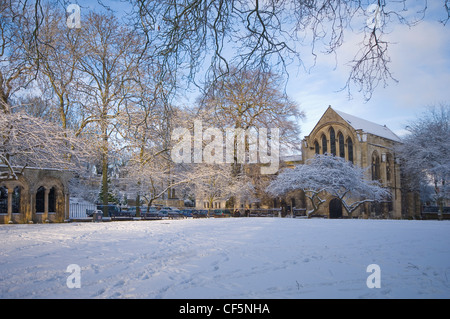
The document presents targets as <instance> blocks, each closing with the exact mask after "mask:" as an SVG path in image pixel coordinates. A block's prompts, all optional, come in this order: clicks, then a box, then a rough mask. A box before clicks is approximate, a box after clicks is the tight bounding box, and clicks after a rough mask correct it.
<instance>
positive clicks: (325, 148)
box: [322, 135, 328, 154]
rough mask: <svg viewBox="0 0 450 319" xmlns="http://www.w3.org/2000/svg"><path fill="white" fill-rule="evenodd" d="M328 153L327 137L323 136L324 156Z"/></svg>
mask: <svg viewBox="0 0 450 319" xmlns="http://www.w3.org/2000/svg"><path fill="white" fill-rule="evenodd" d="M327 151H328V149H327V138H326V137H325V135H322V154H325V153H326V152H327Z"/></svg>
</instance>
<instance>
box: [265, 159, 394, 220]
mask: <svg viewBox="0 0 450 319" xmlns="http://www.w3.org/2000/svg"><path fill="white" fill-rule="evenodd" d="M364 172H365V170H364V169H362V168H360V167H357V166H354V165H353V164H352V163H350V162H348V161H345V160H344V159H343V158H340V157H335V156H330V155H316V157H314V158H313V159H310V160H308V161H307V163H306V164H304V165H298V166H296V167H295V168H294V169H290V168H286V169H285V170H284V171H283V172H281V173H280V174H279V175H278V177H277V179H275V180H274V181H273V182H272V183H271V184H270V185H269V186H268V188H267V191H268V192H269V193H271V194H273V195H282V194H285V193H287V192H289V191H293V190H296V189H301V190H303V191H304V192H305V196H306V197H307V198H309V200H310V202H311V205H312V208H313V209H312V210H310V211H308V216H309V215H311V214H314V213H315V212H317V211H318V209H319V206H320V205H322V204H323V203H324V202H326V200H325V199H324V198H322V197H320V196H319V195H320V194H325V193H328V194H329V195H331V197H334V198H338V199H339V200H340V201H341V202H342V204H343V206H344V208H345V210H346V211H347V213H348V215H349V216H351V215H352V213H353V212H354V211H355V210H356V209H357V208H358V207H359V206H360V205H362V204H363V203H367V202H374V201H383V200H387V199H388V198H389V197H390V193H389V191H388V190H387V189H385V188H383V187H381V184H380V183H379V182H377V181H370V180H367V179H366V178H365V174H364Z"/></svg>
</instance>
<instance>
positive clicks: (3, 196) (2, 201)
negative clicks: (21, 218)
mask: <svg viewBox="0 0 450 319" xmlns="http://www.w3.org/2000/svg"><path fill="white" fill-rule="evenodd" d="M7 213H8V189H7V188H6V187H5V186H2V187H0V214H7Z"/></svg>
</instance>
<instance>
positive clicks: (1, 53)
mask: <svg viewBox="0 0 450 319" xmlns="http://www.w3.org/2000/svg"><path fill="white" fill-rule="evenodd" d="M19 4H20V3H18V2H16V1H11V2H10V3H8V2H7V1H2V2H1V3H0V111H2V112H3V113H11V112H12V108H13V104H14V103H13V96H14V94H15V93H17V92H18V91H19V90H20V89H22V88H25V87H27V86H28V85H29V83H30V82H31V81H32V80H33V79H34V78H35V73H33V70H34V63H35V60H34V59H33V57H32V55H30V53H31V52H33V51H34V50H35V49H36V47H35V44H36V41H35V34H34V26H35V23H34V22H36V23H37V21H36V20H34V16H33V10H32V9H31V8H30V6H29V5H27V4H23V6H21V5H19Z"/></svg>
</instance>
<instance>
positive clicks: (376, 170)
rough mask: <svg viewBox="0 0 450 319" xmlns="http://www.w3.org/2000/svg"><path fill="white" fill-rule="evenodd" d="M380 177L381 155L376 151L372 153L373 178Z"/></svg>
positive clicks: (377, 178)
mask: <svg viewBox="0 0 450 319" xmlns="http://www.w3.org/2000/svg"><path fill="white" fill-rule="evenodd" d="M379 179H380V157H379V156H378V153H377V152H376V151H374V152H373V153H372V180H379Z"/></svg>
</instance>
